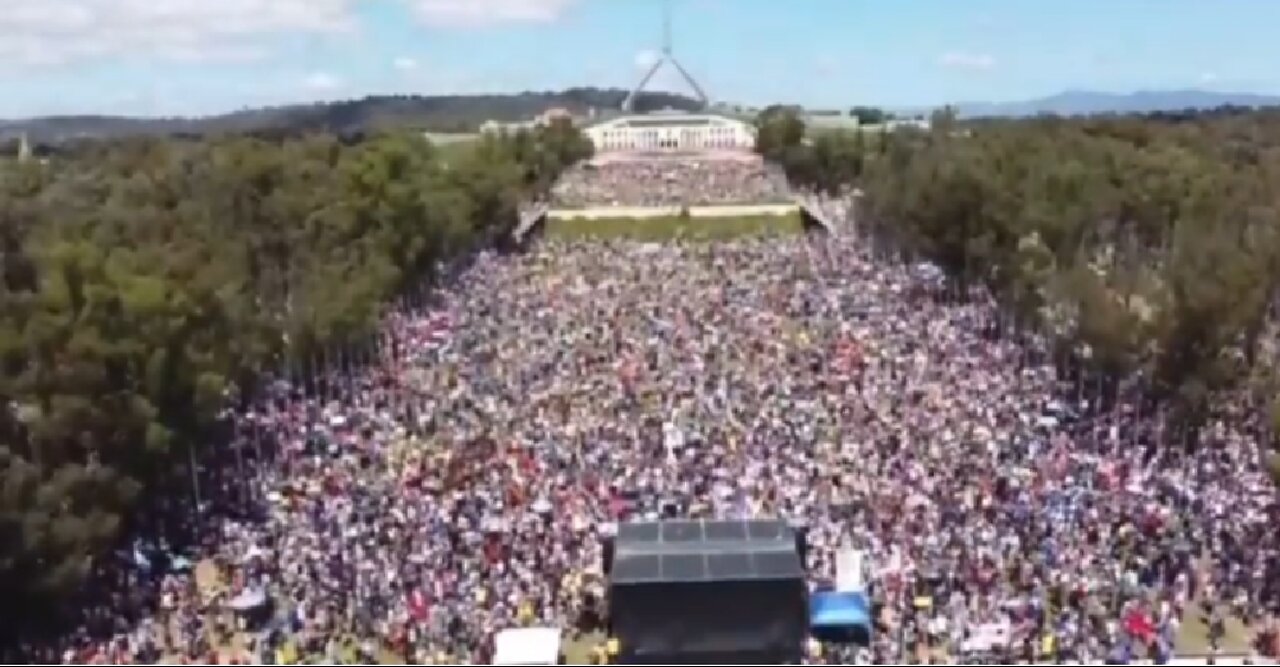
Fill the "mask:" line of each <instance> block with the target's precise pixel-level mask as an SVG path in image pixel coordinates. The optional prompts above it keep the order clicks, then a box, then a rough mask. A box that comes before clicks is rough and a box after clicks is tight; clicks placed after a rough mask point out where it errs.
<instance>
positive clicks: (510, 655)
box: [493, 628, 561, 665]
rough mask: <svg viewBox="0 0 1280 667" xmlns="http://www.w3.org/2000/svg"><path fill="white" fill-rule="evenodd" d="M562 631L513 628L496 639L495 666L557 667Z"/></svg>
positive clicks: (499, 634) (502, 632)
mask: <svg viewBox="0 0 1280 667" xmlns="http://www.w3.org/2000/svg"><path fill="white" fill-rule="evenodd" d="M560 634H561V633H560V630H559V629H557V628H513V629H510V630H503V631H501V632H499V633H498V635H497V637H495V638H494V644H495V649H496V651H495V652H494V657H493V664H495V665H555V664H558V663H559V662H560Z"/></svg>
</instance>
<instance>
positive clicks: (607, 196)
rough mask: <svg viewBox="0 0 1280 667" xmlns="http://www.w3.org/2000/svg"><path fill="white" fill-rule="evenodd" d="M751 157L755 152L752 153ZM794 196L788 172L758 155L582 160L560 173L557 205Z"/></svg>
mask: <svg viewBox="0 0 1280 667" xmlns="http://www.w3.org/2000/svg"><path fill="white" fill-rule="evenodd" d="M747 157H748V158H749V157H750V156H747ZM789 201H791V189H790V186H788V185H787V179H786V176H785V175H784V174H783V173H782V172H781V170H780V169H778V168H777V167H776V166H773V165H769V164H766V163H763V162H761V161H760V160H758V159H754V160H753V159H747V158H742V159H740V158H737V157H726V158H722V159H705V160H688V159H682V160H672V159H664V158H661V157H655V158H654V159H652V160H647V161H644V160H634V161H622V162H605V163H600V164H593V163H583V164H580V165H578V166H577V167H574V168H573V169H571V170H569V171H568V172H566V173H565V174H564V176H562V177H561V179H560V181H559V182H558V183H557V184H556V187H555V190H554V192H553V193H552V202H553V203H554V204H555V205H556V206H563V207H568V208H583V207H587V206H716V205H731V204H761V203H785V202H789Z"/></svg>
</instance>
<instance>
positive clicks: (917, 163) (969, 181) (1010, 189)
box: [757, 109, 1280, 477]
mask: <svg viewBox="0 0 1280 667" xmlns="http://www.w3.org/2000/svg"><path fill="white" fill-rule="evenodd" d="M757 124H758V129H759V146H758V148H759V150H760V152H761V153H763V154H764V155H765V156H766V157H768V158H770V159H773V160H776V161H778V162H780V163H781V164H783V165H784V167H785V168H786V170H787V173H788V174H789V176H790V178H791V179H792V180H793V181H794V182H795V183H796V184H797V185H800V186H802V187H807V188H812V189H815V190H821V191H837V190H840V189H841V188H846V187H849V186H851V185H857V186H858V187H860V188H861V190H862V192H863V197H862V199H861V201H860V204H861V205H860V207H859V209H860V216H859V221H858V225H859V227H860V228H861V229H862V231H864V232H866V233H867V234H868V236H869V237H870V238H873V239H876V240H877V241H878V242H887V246H888V247H891V248H893V249H894V250H895V251H896V252H902V253H907V254H909V255H911V256H914V257H918V258H920V259H923V260H929V261H931V262H933V263H935V264H936V265H937V266H939V267H940V268H942V269H944V270H945V271H946V272H947V273H948V275H950V276H951V277H952V279H953V280H954V281H955V282H956V283H957V284H959V285H960V286H971V285H975V284H982V285H984V286H986V287H988V288H990V291H991V292H992V293H993V294H994V295H996V297H997V298H999V299H1000V300H1001V301H1002V302H1003V304H1004V305H1005V307H1006V311H1007V312H1008V314H1009V317H1010V321H1011V322H1012V323H1013V324H1015V325H1016V326H1017V327H1018V328H1019V329H1020V330H1030V331H1035V332H1038V333H1042V334H1044V335H1046V336H1048V337H1049V338H1051V339H1052V340H1053V341H1055V343H1056V345H1057V346H1059V347H1061V348H1064V351H1065V352H1066V355H1067V356H1066V358H1069V359H1071V360H1072V361H1073V362H1074V363H1076V364H1078V365H1079V367H1080V368H1083V369H1084V370H1085V371H1087V372H1088V373H1090V374H1091V377H1093V378H1095V379H1096V380H1097V381H1098V386H1101V387H1113V388H1114V387H1116V386H1118V385H1120V384H1122V383H1134V382H1139V383H1141V388H1142V390H1143V392H1144V393H1145V394H1147V395H1149V396H1152V397H1154V399H1156V400H1159V401H1162V402H1163V404H1164V405H1166V406H1171V407H1172V409H1173V410H1174V412H1175V414H1177V415H1178V416H1179V419H1185V420H1186V422H1187V424H1188V425H1189V426H1194V425H1196V424H1198V423H1202V422H1203V421H1204V420H1205V419H1206V418H1207V417H1208V416H1209V415H1210V414H1212V413H1214V412H1219V411H1221V410H1223V409H1224V408H1223V406H1224V405H1232V406H1234V405H1238V404H1239V403H1241V402H1243V403H1247V404H1248V405H1249V406H1250V409H1251V410H1254V411H1255V413H1261V414H1264V415H1265V416H1266V418H1263V419H1258V420H1257V421H1258V422H1259V423H1261V424H1263V427H1264V428H1266V429H1268V430H1269V431H1270V432H1271V433H1275V432H1277V431H1280V429H1277V428H1275V425H1277V424H1280V420H1277V419H1272V418H1270V415H1271V414H1276V415H1280V411H1277V410H1275V409H1273V408H1272V407H1271V406H1273V405H1274V404H1275V401H1274V398H1273V397H1274V396H1276V395H1277V384H1276V376H1275V374H1274V373H1273V369H1274V367H1275V364H1274V362H1275V351H1276V341H1277V338H1276V323H1277V319H1276V306H1277V303H1278V302H1277V296H1278V291H1277V290H1278V288H1280V186H1278V185H1277V184H1280V180H1278V178H1277V177H1280V111H1275V110H1262V111H1256V112H1247V113H1246V112H1243V111H1242V110H1238V109H1237V110H1230V112H1229V113H1227V112H1223V111H1221V110H1218V111H1210V112H1205V113H1185V112H1184V113H1178V114H1153V115H1149V116H1111V117H1093V118H1073V119H1068V118H1059V117H1041V118H1034V119H1027V120H1004V121H994V120H986V121H982V122H980V123H969V124H966V123H958V122H957V121H956V120H955V119H954V117H952V116H951V115H950V114H949V113H946V112H943V113H938V114H935V115H934V118H933V123H932V127H931V128H930V129H929V130H927V131H910V130H905V131H898V132H893V133H884V134H876V135H867V134H865V133H855V132H846V133H826V134H822V135H819V136H817V137H814V138H813V139H811V140H810V139H806V137H805V128H804V124H803V121H802V120H801V119H799V118H798V117H796V116H795V115H794V114H790V113H787V112H785V111H783V110H779V109H770V110H766V111H765V112H764V113H762V114H761V116H760V118H759V119H758V121H757ZM1269 410H1270V412H1268V411H1269ZM1192 432H1193V433H1194V429H1192ZM1266 437H1270V436H1266ZM1271 467H1272V470H1273V473H1280V462H1277V461H1275V460H1274V459H1273V460H1272V461H1271ZM1277 476H1278V477H1280V474H1278V475H1277Z"/></svg>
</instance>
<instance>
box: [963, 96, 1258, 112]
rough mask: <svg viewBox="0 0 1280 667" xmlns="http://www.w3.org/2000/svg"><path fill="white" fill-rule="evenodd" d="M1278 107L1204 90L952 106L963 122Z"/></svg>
mask: <svg viewBox="0 0 1280 667" xmlns="http://www.w3.org/2000/svg"><path fill="white" fill-rule="evenodd" d="M1278 105H1280V96H1273V95H1259V94H1255V93H1218V92H1211V91H1206V90H1144V91H1138V92H1134V93H1100V92H1093V91H1086V90H1069V91H1066V92H1062V93H1059V94H1057V95H1053V96H1050V97H1044V98H1041V99H1037V100H1027V101H1023V102H995V103H992V102H968V103H960V104H956V105H953V106H955V107H956V110H957V111H958V113H959V115H960V116H962V117H966V118H981V117H998V116H1014V117H1017V116H1034V115H1037V114H1057V115H1060V116H1082V115H1090V114H1102V113H1152V112H1156V111H1181V110H1184V109H1214V108H1217V107H1224V106H1233V107H1264V106H1278Z"/></svg>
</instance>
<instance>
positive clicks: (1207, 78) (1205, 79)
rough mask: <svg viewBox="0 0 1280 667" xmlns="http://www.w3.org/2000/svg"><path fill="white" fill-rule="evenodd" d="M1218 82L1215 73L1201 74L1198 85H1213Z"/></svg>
mask: <svg viewBox="0 0 1280 667" xmlns="http://www.w3.org/2000/svg"><path fill="white" fill-rule="evenodd" d="M1217 80H1218V73H1217V72H1202V73H1201V74H1200V83H1213V82H1214V81H1217Z"/></svg>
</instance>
